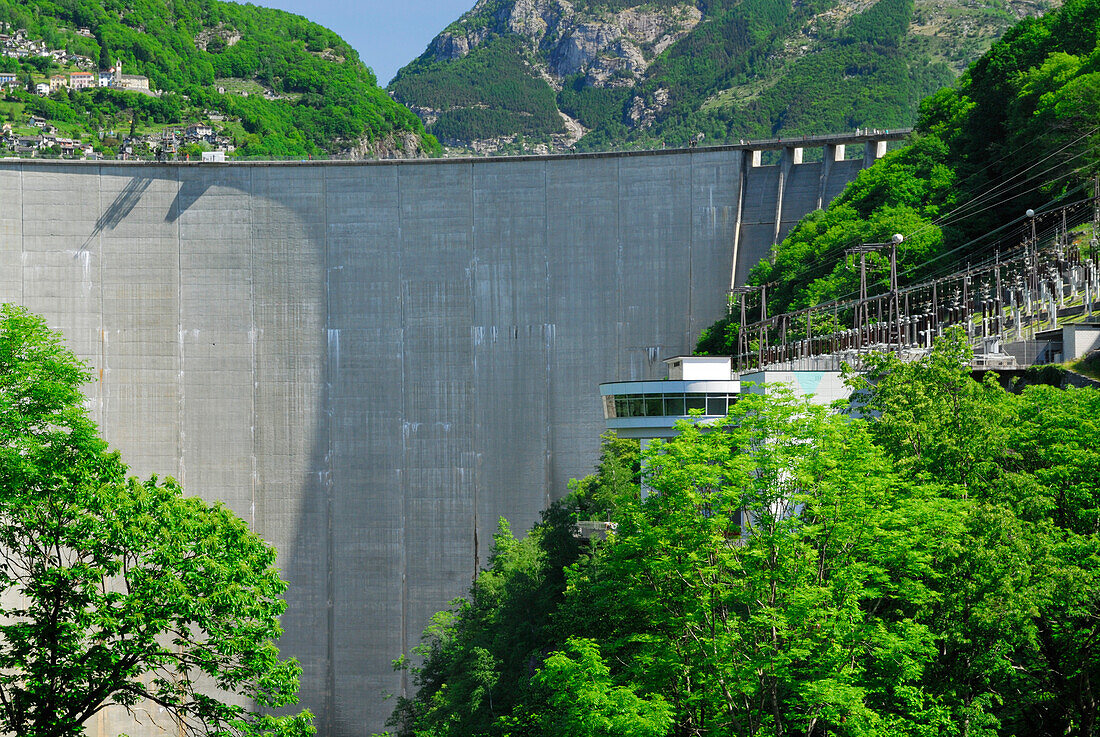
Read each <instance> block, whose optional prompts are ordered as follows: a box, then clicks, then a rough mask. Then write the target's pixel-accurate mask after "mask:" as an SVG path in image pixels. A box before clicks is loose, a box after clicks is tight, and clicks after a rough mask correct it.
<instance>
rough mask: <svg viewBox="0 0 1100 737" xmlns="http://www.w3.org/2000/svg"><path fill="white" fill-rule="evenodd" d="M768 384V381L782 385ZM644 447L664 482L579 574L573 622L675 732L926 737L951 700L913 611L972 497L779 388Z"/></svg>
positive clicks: (570, 609) (859, 428) (656, 478)
mask: <svg viewBox="0 0 1100 737" xmlns="http://www.w3.org/2000/svg"><path fill="white" fill-rule="evenodd" d="M769 392H771V390H769ZM678 430H679V435H678V436H677V437H676V438H674V439H672V440H670V441H668V442H667V443H663V444H655V445H656V447H655V448H654V449H653V450H652V451H650V452H649V455H648V456H647V457H646V464H645V466H646V468H647V469H648V471H647V473H648V477H647V483H648V484H649V486H650V487H651V488H652V489H653V490H654V492H655V493H654V494H652V495H650V496H649V497H648V498H647V499H646V500H645V502H643V503H640V504H635V505H633V506H631V507H629V508H627V509H625V510H624V512H623V513H622V514H621V515H620V516H619V518H618V529H617V532H616V534H615V535H614V536H613V537H612V538H609V542H608V545H607V546H606V548H605V549H604V550H603V551H602V555H601V556H599V557H598V558H597V559H595V560H593V561H585V560H583V559H582V561H581V562H579V563H578V564H576V565H575V566H574V567H573V570H572V572H571V576H570V589H569V591H568V594H567V606H566V610H565V612H564V616H563V622H565V623H567V624H566V629H567V630H569V631H589V632H592V633H595V636H597V637H598V639H599V640H600V642H601V643H605V652H607V654H608V657H609V658H610V659H612V660H613V661H614V662H618V663H621V664H622V666H621V668H622V672H621V676H620V677H621V679H622V681H623V682H629V683H633V684H635V685H636V686H638V687H639V688H640V689H641V690H642V691H644V692H647V693H659V694H661V695H662V696H664V697H665V698H666V699H667V700H668V701H669V702H670V703H671V704H672V706H673V710H674V716H675V720H676V730H675V731H676V733H678V734H737V735H741V734H747V735H748V734H761V733H762V734H774V735H777V736H778V735H790V734H817V733H821V732H822V731H823V730H824V731H826V732H832V733H838V732H839V733H842V734H853V735H854V734H886V733H894V734H898V733H900V734H906V733H909V734H916V733H919V732H920V730H921V729H922V728H923V727H922V725H939V724H941V723H942V722H944V721H945V719H946V717H947V711H946V710H945V709H944V708H943V707H942V706H941V704H940V703H939V702H938V701H937V700H936V699H935V698H934V696H933V695H932V694H930V693H928V692H927V690H926V689H925V688H924V686H923V684H922V676H923V674H924V672H925V670H926V668H927V667H928V665H929V664H930V663H932V662H933V660H934V656H935V645H934V643H935V640H934V635H933V633H932V632H931V631H930V630H929V628H928V627H927V626H926V625H924V624H922V623H920V622H919V621H915V616H916V615H917V614H918V613H919V612H920V611H922V609H923V608H924V607H926V606H927V605H928V604H929V602H931V601H932V600H933V599H934V597H935V590H934V588H933V587H932V586H931V585H930V584H932V582H934V580H935V579H936V572H935V570H934V569H933V568H932V566H931V564H930V561H931V560H932V559H933V558H934V556H935V554H936V551H937V550H938V549H939V548H940V546H946V545H949V544H950V543H949V541H952V540H954V539H955V538H956V536H957V535H958V534H959V533H960V530H961V526H960V523H959V521H958V520H959V519H960V517H959V515H958V512H959V509H958V505H959V503H956V502H952V501H951V500H947V499H942V498H940V497H938V496H937V495H936V494H935V491H934V489H932V488H929V487H923V486H914V485H911V484H907V483H905V482H904V481H903V480H902V479H900V478H899V477H898V475H897V474H896V473H895V472H894V470H893V468H892V464H891V462H890V460H889V459H888V458H887V456H886V455H885V454H884V453H883V452H882V451H881V450H880V449H879V448H877V447H876V446H875V445H874V444H873V442H872V438H871V435H870V434H869V432H868V430H867V428H866V426H865V424H864V423H863V422H862V421H850V420H848V419H847V418H845V417H843V416H839V415H835V414H832V415H830V414H828V413H827V412H826V411H825V409H824V408H822V407H816V406H813V405H810V404H809V403H808V402H807V401H805V400H803V399H798V398H795V397H793V396H791V395H790V394H789V393H786V392H783V391H782V390H777V391H776V392H775V393H769V395H768V396H763V395H756V394H749V395H746V396H743V397H742V398H741V399H740V400H739V402H738V403H737V405H736V406H735V408H734V409H733V410H732V411H731V413H730V416H729V418H728V420H727V422H726V424H725V426H724V427H723V428H721V429H705V428H701V427H699V426H697V425H694V424H691V423H682V424H681V426H680V427H679V428H678Z"/></svg>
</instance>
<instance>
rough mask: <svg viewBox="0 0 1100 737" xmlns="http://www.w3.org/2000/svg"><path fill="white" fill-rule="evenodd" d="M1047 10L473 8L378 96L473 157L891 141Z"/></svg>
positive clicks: (602, 0) (895, 5)
mask: <svg viewBox="0 0 1100 737" xmlns="http://www.w3.org/2000/svg"><path fill="white" fill-rule="evenodd" d="M1056 2H1057V0H1040V2H1024V1H1023V0H991V1H990V2H983V3H972V2H968V0H877V2H863V1H862V0H859V1H857V0H809V1H808V2H791V0H710V1H708V2H702V1H699V2H688V1H686V0H662V1H661V2H646V3H641V2H636V1H635V0H591V1H589V2H583V3H577V2H574V3H568V2H564V0H522V1H517V0H480V2H478V3H477V5H476V6H475V7H474V8H473V9H472V10H471V11H470V12H469V13H467V14H466V15H464V16H463V17H462V18H461V19H459V20H458V21H457V22H455V23H454V24H452V25H451V26H449V27H448V28H447V29H446V30H445V31H444V32H443V33H441V34H440V35H439V36H438V37H437V38H436V39H435V40H434V41H433V42H432V44H431V45H430V46H429V47H428V49H427V51H425V53H424V54H423V55H422V56H421V57H420V58H418V59H416V60H415V61H414V62H412V63H411V64H409V65H408V66H407V67H405V68H404V69H402V70H401V71H400V72H399V73H398V75H397V77H396V78H395V79H394V81H393V82H392V83H391V85H390V90H391V91H392V92H393V93H394V95H395V97H396V98H397V99H398V100H400V101H402V102H404V103H405V104H407V105H409V106H410V107H411V108H412V109H414V110H415V111H417V113H418V114H419V115H421V117H422V118H423V119H424V120H425V122H426V123H427V124H428V129H429V130H430V131H432V132H433V133H435V134H436V135H438V136H439V137H440V138H441V139H443V140H444V141H445V142H446V143H447V144H448V145H449V146H453V147H455V148H459V149H468V148H472V149H474V150H478V151H520V150H552V149H561V148H564V147H566V146H572V147H574V148H576V149H578V150H597V149H609V148H621V147H631V146H638V147H653V146H661V145H686V144H687V143H688V142H689V140H690V139H691V138H692V137H698V135H699V134H700V133H701V134H703V136H704V140H705V141H707V142H727V141H736V140H737V139H740V138H752V137H771V136H774V135H799V134H811V133H823V132H830V133H831V132H838V131H844V130H853V129H855V128H899V127H904V126H908V125H910V124H912V123H913V121H914V119H915V117H916V110H917V103H918V102H919V101H920V100H921V99H922V98H923V97H925V96H927V95H929V94H931V93H932V92H934V91H935V90H936V89H938V88H939V87H941V86H943V85H945V84H948V83H949V82H950V81H952V80H953V79H954V78H955V76H956V75H957V74H958V73H960V72H961V71H962V70H963V69H965V68H966V66H967V65H968V64H969V63H970V62H972V61H973V60H974V59H976V58H977V57H978V56H979V55H980V54H981V53H982V52H983V51H985V50H986V49H987V48H989V45H990V44H991V43H992V41H993V40H994V39H996V38H997V37H999V36H1000V34H1001V33H1003V32H1004V30H1005V29H1007V28H1008V27H1009V26H1010V25H1011V24H1012V23H1013V22H1015V21H1016V20H1017V19H1019V18H1021V17H1024V16H1026V15H1030V14H1035V13H1038V12H1041V11H1042V10H1043V9H1044V8H1047V7H1051V6H1053V5H1054V4H1056Z"/></svg>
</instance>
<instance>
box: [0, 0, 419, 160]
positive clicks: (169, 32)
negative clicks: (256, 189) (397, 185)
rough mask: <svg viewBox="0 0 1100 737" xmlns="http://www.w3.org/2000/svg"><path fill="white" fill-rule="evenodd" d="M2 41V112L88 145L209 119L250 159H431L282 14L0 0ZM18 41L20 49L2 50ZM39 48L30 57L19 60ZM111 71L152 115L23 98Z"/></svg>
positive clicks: (98, 98)
mask: <svg viewBox="0 0 1100 737" xmlns="http://www.w3.org/2000/svg"><path fill="white" fill-rule="evenodd" d="M0 34H3V35H5V36H7V37H8V41H7V42H6V43H8V46H7V47H6V48H5V52H6V53H5V55H4V56H3V57H0V72H15V73H17V74H18V75H19V84H18V85H17V86H16V87H15V89H13V90H10V91H9V93H8V99H7V102H8V103H9V105H18V106H19V109H20V110H25V111H26V112H30V113H36V114H39V115H42V116H43V117H46V118H47V119H49V120H53V121H57V122H58V123H60V124H62V125H64V124H66V123H70V124H73V125H70V126H68V129H70V130H71V131H72V132H75V133H80V132H85V133H93V134H98V133H99V132H100V131H107V130H109V129H111V128H115V127H119V126H122V125H123V124H125V125H126V126H130V125H131V123H130V121H131V120H135V118H136V125H134V126H133V127H136V128H140V127H141V126H146V125H154V124H161V125H163V124H170V123H186V122H190V121H193V120H196V119H203V118H206V119H209V114H210V113H213V114H214V115H215V116H216V117H217V118H225V119H226V120H227V121H228V122H229V123H236V124H237V125H227V126H225V127H226V129H227V135H232V136H233V137H234V138H236V139H237V143H238V144H239V146H240V148H241V149H242V152H243V153H249V154H254V155H263V154H268V155H291V156H296V155H303V156H304V155H306V154H344V155H352V154H355V153H358V154H359V155H363V154H383V153H385V152H386V150H388V149H392V148H395V147H400V148H402V149H403V150H404V153H408V154H416V153H424V152H430V151H432V150H434V149H435V148H436V145H435V143H434V141H433V140H431V139H425V140H422V139H423V126H422V125H421V123H420V121H419V120H418V119H417V118H416V116H414V115H412V114H411V113H410V112H409V111H408V110H407V109H405V108H403V107H402V106H401V105H400V104H398V103H395V102H394V101H393V100H392V99H390V97H389V96H388V95H387V94H386V93H385V91H384V90H382V89H380V88H379V87H378V85H377V80H376V79H375V77H374V74H373V72H371V70H370V69H369V68H367V67H366V66H365V65H364V64H363V63H362V62H361V61H360V60H359V58H358V55H357V54H356V52H355V51H354V49H352V48H351V47H350V46H348V44H347V43H345V42H344V41H343V40H342V39H341V38H340V37H339V36H337V35H336V34H335V33H334V32H332V31H330V30H328V29H326V28H323V27H321V26H319V25H317V24H315V23H311V22H309V21H307V20H306V19H305V18H302V17H300V16H296V15H292V14H290V13H285V12H283V11H277V10H270V9H267V8H260V7H256V6H253V5H238V4H236V3H231V2H219V0H125V1H123V0H105V2H93V1H92V0H66V1H65V2H57V3H54V2H50V1H49V0H0ZM17 36H18V38H19V39H20V41H19V43H20V44H22V46H19V45H18V44H16V43H14V41H13V40H12V39H14V38H15V37H17ZM39 43H40V44H41V48H40V50H39V51H33V52H31V53H22V54H18V53H17V52H21V51H22V52H26V51H28V49H32V48H34V47H35V45H36V44H39ZM117 62H121V64H122V71H123V72H125V73H128V74H136V75H144V76H146V77H148V79H149V86H150V88H151V90H152V91H153V92H154V93H155V94H154V95H152V96H155V97H157V98H159V102H160V103H161V104H158V105H152V104H150V101H149V100H141V99H138V98H139V97H140V96H139V95H136V94H134V93H121V92H116V91H113V90H99V89H96V90H61V91H58V92H54V93H53V94H52V97H53V99H48V98H40V97H37V96H35V95H33V94H28V93H27V92H26V87H27V86H28V84H29V83H31V82H34V81H43V79H45V78H46V77H48V76H50V75H55V74H57V73H59V72H60V73H68V72H73V71H90V72H95V71H97V70H107V69H108V68H109V67H111V66H113V65H115V64H116V63H117ZM146 97H149V95H147V96H146ZM9 112H11V108H9ZM70 119H71V120H70ZM85 119H88V120H85ZM78 123H80V124H82V123H87V124H86V125H76V124H78Z"/></svg>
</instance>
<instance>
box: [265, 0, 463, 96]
mask: <svg viewBox="0 0 1100 737" xmlns="http://www.w3.org/2000/svg"><path fill="white" fill-rule="evenodd" d="M474 1H475V0H258V1H257V0H253V4H255V5H263V6H266V7H269V8H279V9H281V10H289V11H290V12H291V13H298V14H299V15H304V16H305V17H307V18H309V19H310V20H311V21H314V22H315V23H320V24H321V25H322V26H326V27H328V28H331V29H332V30H334V31H336V32H337V33H339V34H340V35H341V36H342V37H343V39H344V40H345V41H347V42H348V43H350V44H351V45H352V46H354V47H355V49H356V51H358V52H359V57H360V58H361V59H362V60H363V61H364V62H365V63H366V64H367V66H369V67H371V68H372V69H374V72H375V74H377V75H378V83H379V84H380V85H382V86H383V87H385V86H386V83H387V82H389V81H390V79H391V78H392V77H393V75H394V74H396V73H397V70H398V69H400V68H401V67H403V66H405V65H406V64H408V63H409V62H410V61H412V60H413V59H415V58H416V57H418V56H420V54H421V53H423V51H424V49H425V48H426V47H427V46H428V42H429V41H431V40H432V38H433V37H434V36H435V35H436V34H437V33H439V32H440V31H442V30H443V29H444V28H446V27H447V25H448V24H449V23H450V22H451V21H453V20H455V19H457V18H458V17H459V16H460V15H462V14H463V13H464V12H466V11H467V10H469V9H470V8H472V7H473V6H474Z"/></svg>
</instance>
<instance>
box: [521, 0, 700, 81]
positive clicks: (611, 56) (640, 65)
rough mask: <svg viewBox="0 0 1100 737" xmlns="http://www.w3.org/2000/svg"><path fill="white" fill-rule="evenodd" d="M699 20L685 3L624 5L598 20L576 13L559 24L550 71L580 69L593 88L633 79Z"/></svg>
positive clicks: (564, 73)
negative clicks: (666, 7)
mask: <svg viewBox="0 0 1100 737" xmlns="http://www.w3.org/2000/svg"><path fill="white" fill-rule="evenodd" d="M521 1H524V0H521ZM528 1H530V2H534V1H535V0H528ZM518 4H519V3H518V2H517V6H518ZM701 19H702V13H700V12H699V9H698V8H696V7H694V6H693V5H686V4H685V5H683V6H681V7H676V8H672V9H669V10H664V11H656V10H639V9H636V8H628V9H626V10H622V11H619V12H618V13H616V14H614V15H608V16H604V17H602V18H599V19H594V18H589V19H581V18H574V19H573V23H572V24H570V27H560V28H559V29H558V30H559V31H560V35H561V41H560V42H558V44H557V45H556V46H555V47H554V48H553V50H552V51H551V53H550V71H551V73H553V74H555V75H556V76H558V77H569V76H572V75H574V74H579V73H584V74H585V78H586V82H587V83H588V84H590V85H594V86H596V87H602V86H607V85H616V84H627V85H629V84H633V82H634V81H635V80H637V79H639V78H641V77H642V75H644V74H645V72H646V70H647V69H648V68H649V65H650V63H651V62H652V61H653V58H654V57H656V56H657V55H658V54H659V53H661V51H664V49H666V48H668V47H669V46H671V45H672V44H673V43H675V42H676V41H678V40H680V39H681V38H683V37H684V36H686V35H687V34H688V33H689V32H690V31H691V30H692V29H693V28H695V26H697V25H699V21H700V20H701Z"/></svg>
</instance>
